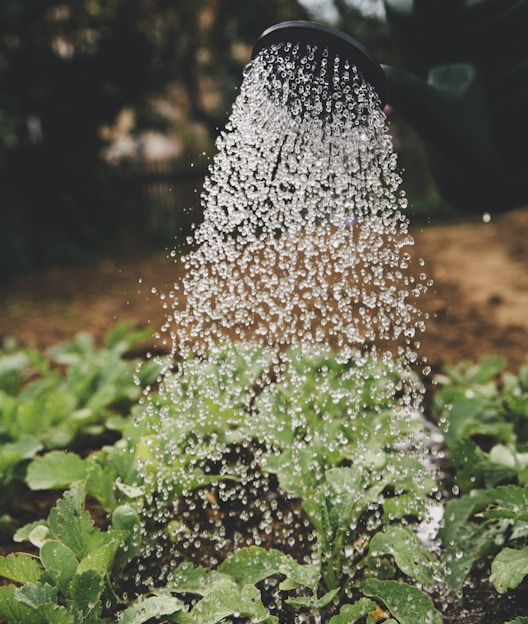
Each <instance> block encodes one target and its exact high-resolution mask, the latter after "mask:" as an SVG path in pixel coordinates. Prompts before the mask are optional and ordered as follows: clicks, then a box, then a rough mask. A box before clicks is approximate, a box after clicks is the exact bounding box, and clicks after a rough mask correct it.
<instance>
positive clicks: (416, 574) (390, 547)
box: [369, 525, 434, 585]
mask: <svg viewBox="0 0 528 624" xmlns="http://www.w3.org/2000/svg"><path fill="white" fill-rule="evenodd" d="M385 554H388V555H391V556H392V557H393V558H394V561H395V562H396V565H397V566H398V568H400V570H401V571H402V572H403V573H404V574H406V575H407V576H409V577H411V578H412V579H414V580H416V581H418V582H419V583H422V584H424V585H432V584H433V582H434V574H433V571H434V558H433V556H432V555H431V553H430V551H429V550H428V549H427V548H425V547H424V545H423V544H422V543H421V542H420V540H419V539H418V537H417V536H416V535H415V534H414V533H413V532H412V531H411V530H409V529H408V528H406V527H403V526H399V525H394V526H389V527H387V528H386V529H385V530H384V531H383V532H380V533H376V535H374V537H373V538H372V539H371V540H370V544H369V556H371V557H378V556H380V555H385Z"/></svg>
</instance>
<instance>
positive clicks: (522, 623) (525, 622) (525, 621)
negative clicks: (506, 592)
mask: <svg viewBox="0 0 528 624" xmlns="http://www.w3.org/2000/svg"><path fill="white" fill-rule="evenodd" d="M504 624H528V617H524V616H521V617H516V618H515V619H514V620H510V621H509V622H504Z"/></svg>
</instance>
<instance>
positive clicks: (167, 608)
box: [119, 596, 185, 624]
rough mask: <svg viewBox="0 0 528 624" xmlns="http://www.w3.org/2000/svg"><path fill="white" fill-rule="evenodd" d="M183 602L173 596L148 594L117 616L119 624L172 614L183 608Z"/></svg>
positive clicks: (134, 622) (138, 623) (135, 622)
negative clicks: (148, 595) (147, 596)
mask: <svg viewBox="0 0 528 624" xmlns="http://www.w3.org/2000/svg"><path fill="white" fill-rule="evenodd" d="M184 606H185V605H184V603H183V602H182V601H181V600H179V599H178V598H174V597H173V596H150V597H149V598H145V599H140V600H138V602H137V603H136V604H133V605H132V606H130V607H128V609H126V611H124V612H123V614H122V616H121V617H120V618H119V624H142V623H143V622H147V621H148V620H150V619H151V618H160V617H162V616H164V615H174V614H175V613H178V612H179V611H182V610H183V608H184Z"/></svg>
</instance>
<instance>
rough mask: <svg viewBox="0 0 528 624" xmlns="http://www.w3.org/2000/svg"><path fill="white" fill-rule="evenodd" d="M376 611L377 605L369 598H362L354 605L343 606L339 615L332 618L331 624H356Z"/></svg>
mask: <svg viewBox="0 0 528 624" xmlns="http://www.w3.org/2000/svg"><path fill="white" fill-rule="evenodd" d="M375 609H376V603H375V602H374V601H372V600H370V599H369V598H360V599H359V600H358V601H357V602H355V603H354V604H353V605H343V606H342V607H341V610H340V611H339V615H334V616H333V617H331V618H330V622H329V624H355V622H357V621H358V620H360V619H361V618H363V617H366V616H367V615H368V614H369V613H371V612H372V611H374V610H375Z"/></svg>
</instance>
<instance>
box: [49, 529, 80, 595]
mask: <svg viewBox="0 0 528 624" xmlns="http://www.w3.org/2000/svg"><path fill="white" fill-rule="evenodd" d="M40 559H41V561H42V564H43V565H44V567H45V568H46V570H47V571H48V572H49V573H50V574H51V576H52V578H54V580H55V583H56V584H57V586H58V588H59V589H60V591H61V592H63V593H65V592H66V589H67V586H68V584H69V583H70V581H71V580H72V578H73V575H74V574H75V572H76V570H77V566H78V565H79V560H78V559H77V557H76V556H75V555H74V553H73V551H72V550H71V549H70V548H68V546H65V545H64V544H62V543H61V542H59V541H57V540H47V541H46V542H44V544H43V545H42V547H41V549H40Z"/></svg>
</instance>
